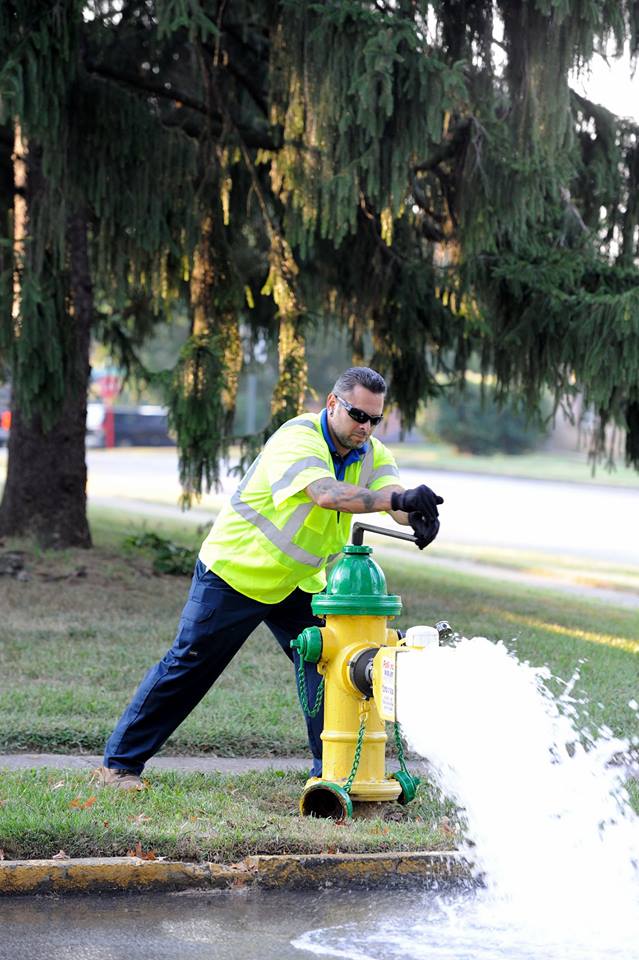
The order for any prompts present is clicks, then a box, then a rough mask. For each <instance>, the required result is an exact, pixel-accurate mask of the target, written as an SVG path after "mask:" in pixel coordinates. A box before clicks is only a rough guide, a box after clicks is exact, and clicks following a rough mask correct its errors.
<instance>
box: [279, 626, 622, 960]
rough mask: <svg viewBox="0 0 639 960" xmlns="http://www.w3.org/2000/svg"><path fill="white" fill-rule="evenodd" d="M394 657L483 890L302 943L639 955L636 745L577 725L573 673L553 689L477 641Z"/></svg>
mask: <svg viewBox="0 0 639 960" xmlns="http://www.w3.org/2000/svg"><path fill="white" fill-rule="evenodd" d="M398 663H399V666H398V680H397V684H398V686H397V702H398V712H399V720H400V722H401V725H402V728H403V731H404V734H405V736H406V739H407V740H408V743H409V745H410V747H411V748H412V749H413V750H415V751H416V752H417V753H419V754H421V756H423V757H425V758H427V759H428V761H429V764H430V766H431V768H432V775H433V779H434V781H435V783H436V784H437V787H438V788H439V789H440V790H441V791H442V793H443V794H444V795H446V796H447V797H450V798H452V799H453V800H455V801H456V803H457V805H458V806H459V808H460V809H461V810H462V811H463V820H464V822H465V825H464V830H463V834H464V839H463V840H461V838H460V842H459V844H458V847H459V848H460V849H462V850H463V851H464V852H465V854H466V856H467V857H468V859H469V860H471V861H472V862H473V864H474V870H475V872H476V874H477V875H478V876H481V877H482V880H483V883H484V888H483V889H482V890H481V891H479V892H478V893H477V895H472V896H471V895H468V894H466V895H465V896H464V897H463V898H461V899H460V898H459V897H457V898H449V897H444V896H440V897H437V898H435V899H434V900H433V899H432V898H431V899H426V898H422V902H421V904H420V903H419V900H418V901H417V903H416V900H415V898H414V897H408V898H407V909H406V914H405V915H404V916H403V917H402V916H394V917H393V916H390V917H386V918H384V919H383V920H378V919H376V920H374V921H372V922H371V924H370V925H368V926H365V927H363V926H362V924H361V923H359V924H357V925H354V926H353V927H352V928H351V929H348V927H342V928H336V929H334V930H332V931H329V930H324V931H314V932H312V933H309V934H307V935H306V936H305V937H303V938H301V940H299V941H297V942H296V945H297V946H300V947H301V948H304V949H306V950H310V951H311V952H314V953H317V954H324V955H327V956H341V957H350V958H353V960H355V958H362V960H363V958H366V960H378V958H382V957H384V960H392V958H400V957H401V958H409V957H410V958H421V957H428V958H431V960H432V958H439V957H442V958H444V957H446V958H464V960H479V958H481V960H497V958H508V960H520V958H521V960H523V958H535V960H590V958H592V960H595V958H596V960H613V958H615V960H617V958H619V960H621V958H623V960H639V817H637V815H636V814H635V813H634V812H633V810H632V807H631V805H630V801H629V797H628V794H627V791H626V790H625V788H624V779H625V769H624V767H623V766H620V765H615V764H613V763H611V760H612V758H613V757H614V756H615V755H616V754H619V753H622V752H624V751H627V749H628V746H629V745H628V743H626V742H625V741H620V740H616V739H615V738H614V737H613V736H612V735H611V733H610V731H608V730H605V729H604V730H603V731H599V733H598V735H597V737H594V736H588V735H584V733H583V731H581V733H579V732H578V730H577V726H576V718H577V707H576V704H575V701H574V700H573V699H572V688H573V686H574V682H575V680H576V676H575V677H573V679H572V681H571V682H570V683H568V684H566V685H564V690H563V693H562V694H561V696H559V697H557V698H554V697H553V696H551V694H550V693H549V692H548V689H547V687H546V685H545V683H544V681H547V680H548V679H549V676H550V675H549V672H548V671H547V670H539V669H534V668H532V667H530V666H529V665H527V664H522V663H520V662H519V661H518V660H517V659H516V658H515V657H514V656H513V655H511V654H510V653H509V652H508V651H507V650H506V648H505V647H504V646H503V645H502V644H494V643H490V642H489V641H488V640H486V639H484V638H477V637H476V638H474V639H472V640H466V639H463V640H460V641H458V642H457V643H456V644H455V645H453V646H450V647H439V648H435V649H431V650H426V651H424V652H423V653H417V652H411V653H410V654H407V655H405V656H403V657H402V656H400V657H399V658H398ZM629 709H635V711H636V709H637V705H636V703H634V702H631V704H630V705H629Z"/></svg>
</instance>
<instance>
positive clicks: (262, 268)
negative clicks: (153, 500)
mask: <svg viewBox="0 0 639 960" xmlns="http://www.w3.org/2000/svg"><path fill="white" fill-rule="evenodd" d="M89 14H90V15H91V16H89ZM0 18H2V19H1V21H0V53H1V54H2V55H3V56H2V62H5V63H6V66H5V67H4V68H3V70H2V73H0V92H1V95H2V102H3V106H4V126H3V127H2V128H0V129H1V130H2V136H0V230H2V231H3V232H4V234H5V236H6V237H8V236H11V239H12V249H13V258H12V262H11V263H10V264H9V266H8V265H7V264H8V258H7V246H6V243H5V244H4V245H3V246H0V258H2V259H0V312H1V313H2V317H3V319H4V321H5V322H4V334H3V340H2V344H3V347H4V350H5V354H6V355H7V356H8V357H9V359H10V362H11V366H12V371H13V373H12V382H13V388H14V403H15V404H16V411H17V417H16V418H15V423H16V424H17V429H15V430H14V431H13V432H14V434H15V438H14V439H12V447H11V450H10V458H9V462H10V468H9V478H8V482H7V487H6V491H5V498H4V501H3V506H2V510H1V512H0V525H1V526H2V529H4V530H7V531H9V530H15V531H19V530H24V529H26V528H28V526H29V525H30V526H31V527H33V528H35V529H36V530H40V533H41V534H42V532H43V531H44V530H49V531H50V532H51V533H54V534H55V535H54V536H53V540H54V542H61V543H62V542H70V541H71V542H83V541H84V542H88V531H87V530H86V529H85V531H84V532H83V533H80V534H78V535H77V539H76V540H75V541H73V540H72V538H71V537H70V536H69V532H68V531H66V532H65V531H64V530H60V529H57V528H58V526H63V522H62V519H60V523H58V521H56V522H55V523H53V522H52V519H51V510H52V509H53V506H52V502H49V503H48V504H47V503H45V502H44V500H43V499H42V497H41V491H39V490H38V487H37V483H36V484H35V485H34V486H33V488H30V489H32V492H31V493H30V495H29V496H30V499H28V498H26V497H25V496H24V494H23V491H24V490H25V488H26V487H29V484H25V477H26V476H27V474H28V471H29V465H28V462H27V461H26V460H25V459H24V458H22V459H21V454H20V449H22V448H23V446H24V438H22V439H21V437H22V434H23V431H24V430H27V431H31V432H32V433H33V437H34V439H33V445H32V447H31V449H33V450H35V449H36V448H37V449H45V448H46V446H47V444H50V445H51V449H54V448H55V449H60V446H59V445H60V444H61V443H68V444H70V445H71V446H72V447H73V449H74V450H75V451H78V450H80V448H81V443H82V441H81V437H80V435H79V426H78V429H77V430H76V432H75V434H74V437H73V439H71V438H69V437H67V433H68V431H66V428H65V427H64V424H65V423H66V422H67V420H68V415H67V413H66V411H65V412H64V414H63V415H61V411H62V410H63V405H64V404H65V403H68V402H70V400H69V398H71V397H73V403H74V404H75V405H74V411H75V414H74V416H73V417H72V418H71V419H72V420H73V422H74V423H76V425H79V423H80V421H81V418H82V412H83V410H82V404H83V403H84V402H85V401H84V397H85V395H86V391H85V389H84V388H85V386H86V376H87V374H88V360H87V356H86V343H87V336H86V330H87V329H88V328H90V329H91V331H92V334H93V336H96V337H100V338H101V339H102V340H103V341H104V342H106V343H107V344H109V345H110V347H111V349H112V350H113V352H114V353H115V354H116V355H117V356H118V357H119V359H120V361H121V362H122V363H124V364H125V365H127V366H128V368H129V369H130V370H131V372H132V373H135V374H136V375H138V376H144V375H145V371H144V370H143V369H142V367H141V365H140V364H139V362H138V359H137V346H138V345H139V344H140V343H141V342H142V341H143V340H144V338H145V337H146V336H147V335H148V334H149V333H150V332H152V330H153V328H154V325H155V324H156V323H158V322H163V321H165V320H166V319H167V317H169V316H170V311H171V306H172V304H174V303H175V302H176V301H177V300H178V299H181V300H182V301H184V302H186V303H187V304H188V306H189V309H190V312H191V318H192V336H191V338H190V340H189V341H188V343H187V344H186V346H185V348H184V350H183V352H182V354H181V356H180V357H179V358H178V360H177V363H176V366H175V369H174V370H173V371H167V372H166V373H165V375H164V377H163V382H164V384H165V389H166V395H167V401H168V403H169V407H170V411H171V418H172V422H173V424H174V426H175V427H176V429H177V433H178V441H179V446H180V471H181V478H182V482H183V487H184V492H185V498H186V499H187V500H188V499H190V497H192V496H193V495H195V496H197V495H198V494H199V493H200V492H201V490H202V489H203V488H204V487H205V486H207V485H209V484H212V483H215V482H216V480H217V478H218V470H219V460H220V457H221V456H222V455H223V454H224V453H225V451H226V450H227V449H228V446H229V443H230V441H231V439H232V434H231V430H232V419H233V409H234V403H235V394H236V390H237V382H238V376H239V372H240V368H241V362H242V355H241V354H242V350H241V343H240V337H239V324H240V322H241V323H242V324H243V325H248V326H251V327H252V328H253V329H254V330H255V331H268V332H270V333H272V334H273V335H275V336H277V338H278V342H279V351H280V359H279V367H280V380H279V383H278V385H277V388H276V390H275V393H274V396H273V403H272V421H271V423H270V424H269V425H267V426H266V427H265V429H264V430H263V431H260V433H259V436H257V437H253V438H243V441H244V445H245V449H246V451H247V453H248V452H249V450H250V449H252V448H254V447H255V446H256V445H259V444H260V443H261V442H263V440H264V438H265V437H266V436H268V434H269V432H270V431H272V430H273V429H274V428H276V426H277V425H278V424H279V423H280V422H282V420H283V419H285V418H286V417H288V416H290V415H291V414H292V413H294V412H296V411H297V410H299V409H300V406H301V404H302V403H303V400H304V394H305V391H306V364H305V356H304V340H305V335H306V332H307V330H308V329H309V325H310V324H313V323H317V322H324V323H328V324H336V325H342V326H345V327H346V328H347V329H348V330H349V332H350V336H351V340H352V346H353V355H354V358H355V359H356V360H358V361H365V362H369V363H371V364H373V365H375V366H376V367H378V368H379V369H380V370H381V371H382V372H383V373H384V374H385V375H386V376H387V377H388V379H389V381H390V385H391V394H392V399H393V401H394V402H395V403H396V404H397V406H398V407H399V409H400V412H401V414H402V416H403V418H404V421H405V423H406V425H410V424H411V423H412V422H413V421H414V418H415V416H416V413H417V410H418V406H419V404H420V403H421V402H423V401H424V400H425V399H427V398H428V397H429V396H432V395H434V394H436V393H437V392H438V391H439V390H440V389H441V381H442V378H443V379H445V380H447V381H448V382H450V383H452V382H455V381H456V380H457V381H459V380H463V376H464V372H465V370H466V369H467V367H468V364H469V362H471V359H472V358H473V357H475V356H478V357H479V358H480V360H481V365H482V370H483V371H484V372H485V373H491V374H494V376H495V378H496V384H497V391H498V394H501V395H502V396H506V395H507V394H508V395H509V396H515V397H517V398H519V399H520V400H521V403H522V405H523V406H524V407H526V409H528V410H529V411H534V410H535V409H536V408H537V407H538V404H539V400H540V397H541V396H542V394H543V393H544V392H545V391H547V390H550V391H551V392H552V393H553V394H554V396H555V399H556V402H557V403H560V402H565V399H566V398H570V396H571V395H574V394H576V393H578V392H579V393H582V394H583V395H584V397H585V400H586V402H587V403H589V404H591V405H592V406H593V407H594V408H595V410H596V411H597V413H598V416H599V423H600V425H601V437H600V440H601V444H603V437H604V430H605V426H606V425H607V424H608V423H611V422H614V423H616V424H618V425H620V426H621V427H622V428H623V429H625V431H626V436H627V445H626V453H627V459H628V462H629V463H631V464H633V465H634V466H636V467H639V311H638V309H637V307H638V301H639V270H638V256H639V249H638V248H639V203H638V200H637V197H638V193H637V179H638V177H639V129H638V127H637V125H636V124H635V123H633V122H630V121H628V120H625V119H622V118H619V117H616V116H614V115H613V114H611V113H610V112H608V111H607V110H604V109H603V108H601V107H598V106H597V105H595V104H593V103H590V102H589V101H587V100H585V99H584V98H583V97H580V96H578V95H577V94H575V93H574V92H573V91H572V90H571V89H570V86H569V74H570V72H571V70H572V69H573V68H575V67H584V66H585V65H587V63H588V62H589V61H590V60H591V59H592V57H593V55H594V53H595V52H596V51H597V50H599V49H603V48H604V47H605V46H606V45H608V46H609V45H611V44H612V45H613V46H615V45H616V47H617V48H618V49H621V47H622V45H623V43H624V42H627V43H628V44H629V46H630V50H631V53H632V54H633V56H634V55H636V54H637V50H638V48H639V8H638V7H637V4H636V3H634V2H632V0H623V2H618V0H513V2H505V0H502V2H489V0H477V2H474V3H461V2H458V0H433V2H430V3H428V2H423V0H395V2H393V3H387V2H386V0H324V2H322V3H316V2H312V0H124V2H123V3H117V4H116V3H115V2H113V3H111V2H110V0H94V2H93V3H91V4H89V3H86V4H83V3H81V2H80V0H77V2H76V0H58V2H48V3H45V4H42V3H37V2H35V0H10V2H8V3H5V4H3V5H2V12H1V13H0ZM499 31H502V35H501V37H500V38H497V34H498V32H499ZM14 141H15V142H16V143H18V141H19V142H20V143H21V144H22V150H23V152H24V154H25V156H24V166H23V174H24V171H25V170H26V175H25V176H26V180H25V185H21V183H20V176H21V172H20V168H19V164H20V162H21V161H20V159H19V157H20V150H13V145H14ZM12 150H13V155H14V157H15V160H14V166H15V171H14V174H15V175H14V177H13V184H12V189H10V190H8V189H7V183H8V181H9V174H10V170H11V168H10V164H9V159H8V157H9V155H10V153H11V151H12ZM2 185H4V186H2ZM21 204H22V207H21ZM12 211H14V212H13V214H12ZM21 216H22V221H21ZM21 223H22V224H23V225H22V226H21ZM9 228H10V229H9ZM103 305H104V306H103ZM72 373H73V375H71V374H72ZM56 431H58V432H57V433H56ZM25 436H26V434H25ZM19 448H20V449H19ZM34 456H35V454H30V455H29V457H30V458H32V457H34ZM29 462H32V461H31V459H29ZM48 469H49V470H51V469H53V473H51V474H50V476H51V477H54V476H56V473H55V469H54V467H52V466H51V463H49V467H48ZM70 474H72V475H73V477H74V478H75V481H77V483H76V485H75V486H74V485H73V484H71V485H69V483H68V482H67V481H68V478H67V481H64V478H62V477H60V480H61V481H62V483H61V484H58V485H57V489H58V491H60V490H62V489H63V487H64V485H65V483H66V488H68V489H71V487H73V492H72V493H70V499H71V500H73V501H74V502H76V503H77V504H78V505H79V514H80V515H82V514H83V513H84V501H83V499H82V497H83V493H82V495H81V494H80V493H79V492H78V491H79V489H80V488H82V490H83V485H84V474H83V473H82V470H81V468H80V467H79V466H78V461H77V459H74V460H73V465H72V466H71V467H70ZM61 502H62V501H61ZM67 512H69V513H70V512H71V506H70V504H69V503H67V504H65V505H64V507H63V508H62V513H67ZM29 515H31V516H32V520H31V523H30V524H29V523H27V518H28V516H29ZM74 523H75V527H76V528H77V529H78V530H80V528H81V526H82V525H81V523H80V522H79V521H75V522H74ZM54 528H55V529H54Z"/></svg>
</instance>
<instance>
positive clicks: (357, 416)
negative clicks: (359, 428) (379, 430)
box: [334, 393, 384, 427]
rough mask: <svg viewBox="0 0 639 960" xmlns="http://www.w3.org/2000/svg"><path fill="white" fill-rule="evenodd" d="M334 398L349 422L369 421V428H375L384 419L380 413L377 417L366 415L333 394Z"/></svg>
mask: <svg viewBox="0 0 639 960" xmlns="http://www.w3.org/2000/svg"><path fill="white" fill-rule="evenodd" d="M334 397H335V399H336V400H339V402H340V403H341V405H342V406H343V407H344V409H345V410H346V412H347V413H348V415H349V417H350V418H351V420H356V421H357V423H368V421H369V420H370V422H371V427H376V426H377V424H378V423H381V422H382V420H383V419H384V414H383V413H380V414H379V416H376V417H373V416H371V414H370V413H366V411H365V410H360V409H359V407H354V406H353V404H352V403H349V402H348V400H342V398H341V397H338V396H337V394H336V393H335V394H334Z"/></svg>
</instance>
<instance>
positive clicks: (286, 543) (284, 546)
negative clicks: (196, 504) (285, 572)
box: [231, 474, 326, 567]
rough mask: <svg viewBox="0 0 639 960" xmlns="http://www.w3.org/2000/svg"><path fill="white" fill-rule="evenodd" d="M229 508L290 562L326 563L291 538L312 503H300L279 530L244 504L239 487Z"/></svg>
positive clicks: (296, 531)
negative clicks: (262, 535)
mask: <svg viewBox="0 0 639 960" xmlns="http://www.w3.org/2000/svg"><path fill="white" fill-rule="evenodd" d="M247 476H248V474H247ZM231 506H232V507H233V509H234V510H235V511H236V513H239V515H240V516H241V517H243V518H244V520H246V521H248V523H252V524H253V526H254V527H257V529H258V530H259V531H260V532H261V533H263V534H264V536H265V537H266V539H267V540H269V541H270V543H272V544H273V546H275V547H277V549H278V550H281V551H282V553H284V554H286V556H287V557H290V558H291V560H296V561H297V562H298V563H303V564H306V566H308V567H321V566H323V565H324V564H325V563H326V557H317V556H315V554H313V553H309V552H308V550H304V549H303V547H298V546H297V544H296V543H293V537H294V536H295V534H296V533H298V532H299V531H300V530H301V529H302V527H303V526H304V521H305V520H306V518H307V516H308V515H309V513H310V512H311V510H312V509H313V507H314V506H315V504H314V503H313V502H312V501H311V502H310V503H300V505H299V507H296V508H295V510H294V511H293V513H292V514H291V516H290V517H289V518H288V520H287V521H286V523H285V524H284V526H283V527H282V529H281V530H280V528H279V527H276V526H275V524H274V523H273V522H272V521H271V520H269V519H268V518H267V517H264V516H262V514H261V513H258V511H257V510H254V509H253V507H251V506H250V505H249V504H248V503H244V501H243V500H242V494H241V490H240V488H239V487H238V488H237V490H236V491H235V493H234V494H233V496H232V497H231Z"/></svg>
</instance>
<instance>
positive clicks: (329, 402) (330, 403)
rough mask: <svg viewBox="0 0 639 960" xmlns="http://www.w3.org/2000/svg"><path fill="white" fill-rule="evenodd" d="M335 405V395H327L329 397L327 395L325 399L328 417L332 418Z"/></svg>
mask: <svg viewBox="0 0 639 960" xmlns="http://www.w3.org/2000/svg"><path fill="white" fill-rule="evenodd" d="M336 404H337V399H336V397H335V394H334V393H329V395H328V396H327V398H326V411H327V413H328V415H329V417H332V416H333V413H334V411H335V405H336Z"/></svg>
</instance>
